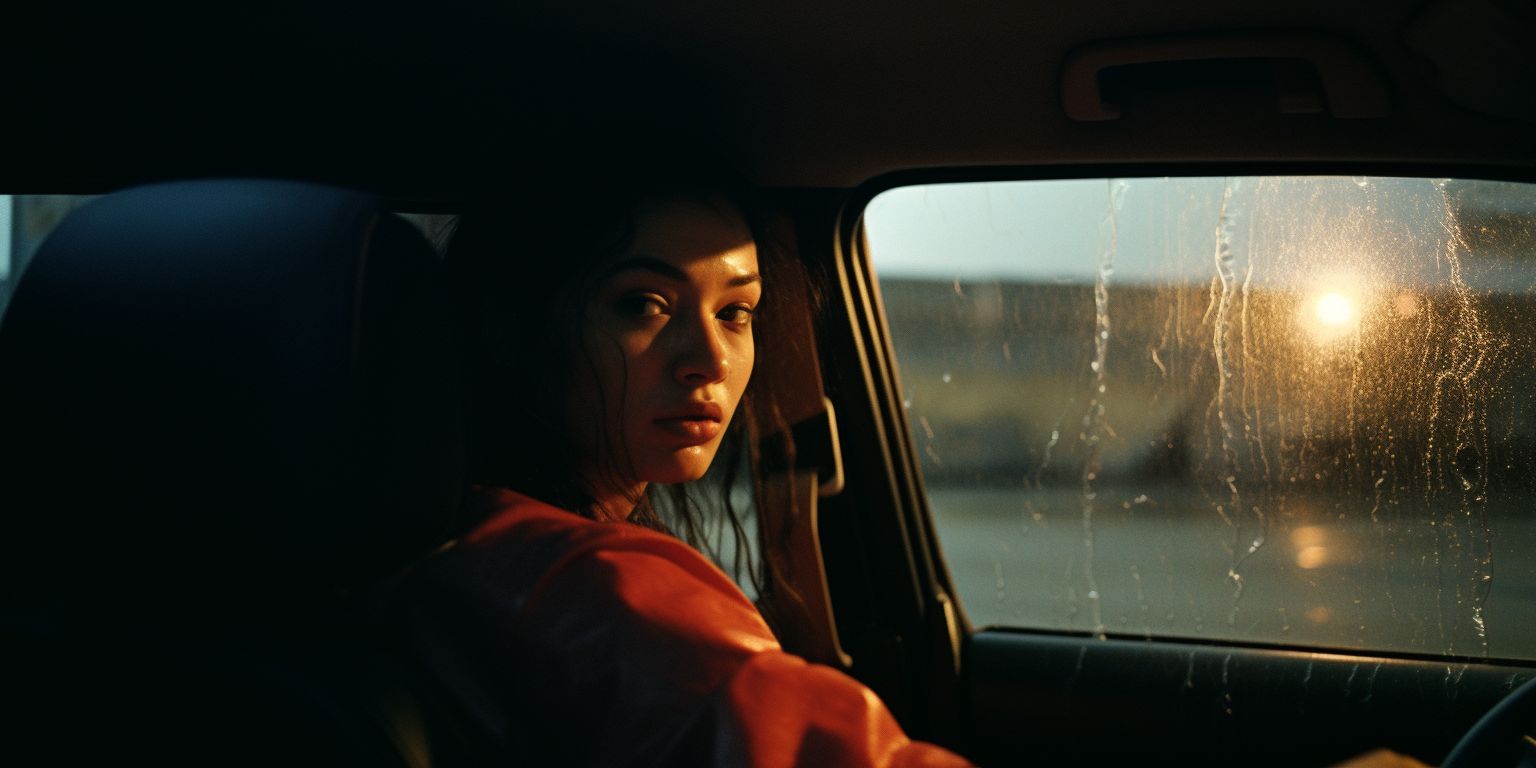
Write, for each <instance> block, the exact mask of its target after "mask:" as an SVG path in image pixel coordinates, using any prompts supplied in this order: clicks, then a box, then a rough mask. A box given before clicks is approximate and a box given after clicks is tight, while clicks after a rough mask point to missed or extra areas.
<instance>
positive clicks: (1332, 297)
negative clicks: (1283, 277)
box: [1297, 274, 1370, 344]
mask: <svg viewBox="0 0 1536 768" xmlns="http://www.w3.org/2000/svg"><path fill="white" fill-rule="evenodd" d="M1319 282H1320V283H1322V284H1321V285H1318V286H1316V288H1314V290H1313V292H1312V293H1311V294H1310V295H1307V296H1306V297H1305V298H1304V299H1303V301H1302V305H1301V307H1300V308H1299V309H1300V310H1301V313H1300V315H1299V316H1298V318H1297V319H1298V320H1299V321H1300V323H1301V325H1302V327H1304V328H1305V329H1306V330H1307V331H1308V333H1310V334H1311V335H1312V337H1313V339H1315V340H1316V341H1318V342H1320V343H1325V344H1326V343H1330V342H1334V341H1338V340H1340V339H1344V338H1347V337H1350V336H1353V335H1354V334H1355V333H1357V332H1359V330H1360V321H1361V318H1362V316H1363V315H1364V314H1365V312H1364V309H1365V297H1366V296H1367V295H1369V294H1370V290H1369V288H1367V287H1366V285H1365V284H1364V281H1362V280H1361V279H1360V278H1359V277H1357V276H1354V275H1343V274H1335V275H1331V276H1329V278H1328V279H1326V280H1320V281H1319Z"/></svg>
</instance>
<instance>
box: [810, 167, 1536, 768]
mask: <svg viewBox="0 0 1536 768" xmlns="http://www.w3.org/2000/svg"><path fill="white" fill-rule="evenodd" d="M1212 170H1213V169H1212V168H1210V167H1201V168H1198V169H1194V168H1184V169H1177V168H1176V169H1168V168H1161V169H1159V171H1160V173H1159V175H1157V176H1151V177H1147V176H1135V175H1131V174H1126V175H1124V176H1120V177H1107V176H1087V177H1082V176H1078V177H1069V178H1045V179H1041V178H1038V173H1036V174H1030V173H1028V172H1025V171H1017V170H1014V171H1008V170H997V169H992V170H980V171H942V172H919V173H911V174H900V175H895V176H891V177H888V178H885V179H881V180H878V181H877V182H875V183H873V184H871V185H868V186H867V187H866V188H864V189H862V190H860V191H858V192H857V193H855V194H852V195H850V196H848V197H846V198H842V199H836V196H834V195H824V196H822V199H819V200H813V199H811V198H809V197H807V198H806V200H805V201H804V205H805V206H806V208H808V209H812V210H815V209H818V206H819V210H821V211H823V214H822V217H821V219H820V222H819V225H818V224H816V223H813V222H815V221H816V218H815V216H814V215H813V214H805V215H802V216H801V217H800V219H801V221H802V229H803V230H809V231H811V232H814V231H817V228H818V226H820V227H824V228H823V229H820V231H822V232H826V231H831V230H833V227H832V224H833V222H834V219H833V218H832V214H831V211H834V210H835V211H839V212H840V218H838V219H836V220H835V221H836V222H837V226H836V228H835V231H836V232H837V233H838V236H837V238H836V239H835V240H832V239H830V238H825V237H815V236H809V235H804V232H803V236H802V250H803V251H806V252H807V254H808V255H809V254H819V255H820V257H821V258H823V259H825V263H824V265H823V266H824V267H825V268H826V273H825V274H826V275H827V280H826V285H827V287H828V291H827V292H828V294H829V299H830V301H829V304H830V311H829V313H828V319H827V322H826V328H825V329H824V334H823V335H824V346H825V347H826V349H824V356H825V357H826V358H827V360H828V364H827V368H828V376H829V390H830V393H831V396H832V398H833V400H834V401H836V402H837V404H838V414H839V422H840V432H841V437H842V445H843V451H844V461H845V464H846V475H847V481H846V482H847V487H846V490H845V491H844V492H843V493H842V494H841V495H840V496H838V497H836V498H833V499H828V500H826V502H825V503H824V504H823V511H822V515H821V528H822V530H821V537H822V543H823V546H824V550H825V553H826V560H827V569H828V576H827V578H828V583H829V587H830V590H831V594H832V596H833V602H834V605H835V609H836V617H837V627H838V631H839V633H840V635H841V641H842V644H843V646H844V647H845V648H846V649H847V650H848V653H849V655H850V657H851V659H852V671H853V672H854V674H856V675H858V676H860V677H861V678H863V679H865V680H866V681H867V682H869V683H870V684H871V685H872V686H874V687H875V688H876V690H877V691H879V692H880V693H881V694H882V696H883V697H884V698H886V699H887V700H888V701H889V702H890V703H891V704H892V706H893V708H894V709H895V710H896V711H897V712H898V714H899V715H900V716H902V717H903V719H904V722H906V723H907V725H908V727H909V729H910V730H912V731H914V732H915V733H916V734H917V735H919V736H924V737H928V738H933V739H936V740H939V741H942V742H945V743H948V744H952V745H954V746H956V747H957V748H959V749H961V750H962V751H964V752H966V753H967V754H969V755H971V756H972V757H973V758H976V759H978V760H981V761H982V762H984V763H987V764H1000V765H1001V764H1019V763H1031V762H1058V761H1070V762H1074V763H1078V762H1083V763H1090V764H1091V763H1097V762H1105V761H1109V760H1114V759H1128V758H1147V759H1150V758H1154V757H1160V758H1166V759H1172V760H1175V761H1177V762H1180V763H1185V764H1188V763H1200V764H1205V763H1210V764H1215V763H1229V762H1232V761H1234V760H1236V761H1241V762H1244V763H1258V764H1287V765H1298V764H1299V765H1308V764H1312V765H1323V764H1328V763H1332V762H1335V761H1339V760H1343V759H1346V758H1348V757H1351V756H1353V755H1356V754H1359V753H1363V752H1366V751H1368V750H1371V749H1375V748H1381V747H1386V748H1392V749H1395V750H1398V751H1400V752H1404V753H1407V754H1410V755H1414V756H1416V757H1418V758H1420V759H1422V760H1425V761H1427V762H1436V761H1438V760H1440V759H1442V758H1443V757H1444V756H1445V754H1446V753H1447V752H1448V751H1449V750H1450V748H1451V747H1452V746H1453V745H1454V744H1455V743H1456V742H1457V740H1458V739H1459V738H1460V737H1461V736H1462V734H1463V733H1464V732H1466V731H1467V729H1468V728H1469V727H1470V726H1471V725H1472V724H1473V723H1474V722H1475V721H1476V720H1477V719H1478V718H1479V717H1480V716H1481V715H1482V714H1483V713H1484V712H1486V711H1487V710H1488V709H1489V708H1491V707H1492V706H1493V705H1494V704H1495V703H1497V702H1498V701H1499V700H1500V699H1502V698H1503V697H1505V696H1506V695H1508V694H1509V693H1510V692H1511V691H1512V690H1513V689H1515V688H1516V687H1517V686H1518V685H1519V684H1520V683H1521V682H1523V681H1525V680H1526V679H1528V678H1530V677H1532V676H1533V674H1536V670H1533V667H1536V664H1533V659H1536V633H1533V632H1532V627H1531V626H1530V624H1529V618H1528V617H1529V616H1530V615H1532V611H1531V605H1530V600H1532V599H1533V598H1536V589H1533V587H1536V579H1533V576H1536V565H1533V559H1532V558H1530V557H1529V552H1530V547H1529V544H1530V543H1531V542H1530V540H1529V535H1530V530H1531V529H1530V527H1529V525H1528V524H1527V523H1526V522H1525V521H1526V517H1527V515H1526V510H1527V509H1528V508H1529V504H1530V498H1531V494H1532V492H1533V489H1532V486H1531V484H1530V481H1529V475H1530V473H1529V468H1530V466H1532V461H1533V459H1536V451H1533V448H1536V443H1533V442H1532V441H1531V436H1532V432H1531V426H1530V424H1531V423H1532V421H1531V419H1532V405H1533V403H1532V402H1531V395H1530V393H1531V392H1532V391H1536V390H1533V388H1532V387H1531V386H1530V382H1528V381H1527V380H1526V379H1527V377H1529V376H1530V375H1531V374H1530V371H1531V370H1536V366H1533V365H1532V363H1533V362H1536V361H1533V360H1531V359H1530V357H1529V356H1530V354H1531V352H1530V351H1529V350H1530V349H1531V346H1532V345H1531V331H1532V326H1531V322H1532V321H1533V320H1536V314H1533V313H1532V309H1533V305H1532V304H1531V299H1530V297H1529V286H1530V285H1532V284H1533V283H1532V277H1533V276H1536V261H1533V258H1536V249H1533V248H1532V245H1533V241H1532V240H1531V234H1530V233H1531V232H1532V231H1533V226H1536V185H1530V184H1520V183H1511V182H1504V181H1498V180H1488V179H1482V178H1475V177H1473V176H1471V175H1470V174H1468V175H1466V176H1463V177H1459V178H1444V177H1426V176H1424V175H1422V174H1420V175H1414V174H1412V173H1411V172H1409V171H1410V169H1403V171H1402V173H1401V174H1400V175H1361V174H1359V173H1352V172H1351V171H1352V170H1353V169H1350V168H1349V167H1347V166H1344V165H1341V166H1338V167H1335V168H1331V169H1317V168H1310V169H1308V171H1309V172H1308V173H1306V174H1286V173H1278V172H1275V170H1274V169H1273V168H1265V169H1262V171H1263V172H1260V173H1255V172H1254V170H1253V169H1244V168H1240V167H1232V168H1223V169H1218V170H1220V171H1221V172H1220V173H1213V172H1212ZM1323 170H1325V171H1326V172H1321V173H1320V172H1319V171H1323ZM1169 171H1172V173H1168V172H1169ZM1165 174H1167V175H1165ZM1032 175H1033V176H1035V177H1036V178H1029V177H1030V176H1032ZM829 240H831V242H828V241H829ZM818 245H819V246H820V247H819V248H818Z"/></svg>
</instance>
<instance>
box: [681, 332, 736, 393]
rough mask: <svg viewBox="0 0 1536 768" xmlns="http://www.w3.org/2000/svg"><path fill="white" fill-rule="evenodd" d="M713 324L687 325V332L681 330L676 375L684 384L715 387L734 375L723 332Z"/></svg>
mask: <svg viewBox="0 0 1536 768" xmlns="http://www.w3.org/2000/svg"><path fill="white" fill-rule="evenodd" d="M712 320H713V318H710V319H709V320H705V321H702V322H694V323H688V326H689V327H688V328H680V329H678V330H680V331H683V332H682V333H680V334H679V336H680V337H681V338H679V340H678V345H679V348H678V350H677V357H676V359H675V362H674V363H673V373H674V375H675V376H676V378H677V380H678V381H680V382H682V383H684V384H688V385H691V386H699V385H701V384H714V383H715V382H719V381H724V380H725V377H726V376H727V375H729V374H730V372H731V363H730V360H729V359H728V358H727V356H726V351H725V343H724V340H723V339H722V338H721V332H720V329H718V328H716V327H714V326H713V323H712V322H711V321H712Z"/></svg>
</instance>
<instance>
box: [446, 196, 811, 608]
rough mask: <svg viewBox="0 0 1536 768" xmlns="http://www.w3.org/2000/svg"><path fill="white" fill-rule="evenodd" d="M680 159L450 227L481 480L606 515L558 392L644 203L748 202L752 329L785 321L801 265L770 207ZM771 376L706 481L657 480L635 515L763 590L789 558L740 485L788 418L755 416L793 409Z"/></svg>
mask: <svg viewBox="0 0 1536 768" xmlns="http://www.w3.org/2000/svg"><path fill="white" fill-rule="evenodd" d="M670 171H671V172H670V174H669V175H668V176H666V177H662V178H660V179H658V178H657V177H649V178H635V179H627V180H626V179H622V178H618V179H614V178H610V179H608V180H607V181H606V182H605V183H602V184H598V185H585V186H583V187H582V188H580V189H572V188H570V187H569V186H567V185H565V184H562V183H553V184H549V185H545V186H541V187H540V188H538V189H531V190H529V191H528V192H527V193H526V194H523V195H520V196H518V197H516V198H503V199H499V200H487V201H484V202H482V203H480V204H478V205H476V206H475V207H474V208H472V209H470V210H467V211H465V212H464V213H463V214H462V215H461V216H460V217H459V218H458V220H457V222H456V224H455V225H454V226H453V228H452V229H451V230H450V233H449V235H448V237H449V240H448V247H447V259H448V261H449V263H450V264H451V265H452V266H453V268H454V270H455V272H456V274H457V275H458V279H459V281H460V284H461V287H462V290H463V295H464V297H465V301H466V309H467V315H468V318H469V321H470V322H469V325H470V333H471V337H472V338H471V344H470V347H471V349H472V350H473V357H472V370H473V371H474V375H473V377H472V379H473V382H474V383H473V386H474V392H473V393H472V402H473V403H474V404H475V406H474V407H475V417H474V419H473V420H472V424H473V427H472V429H473V431H474V434H473V435H472V438H471V439H472V443H471V445H472V467H471V473H472V481H473V482H475V483H477V484H480V485H490V486H500V487H506V488H511V489H514V490H517V491H519V492H521V493H525V494H527V495H530V496H533V497H535V498H538V499H540V500H542V501H545V502H548V503H550V504H554V505H556V506H559V507H562V508H564V509H569V510H571V511H574V512H576V513H578V514H581V515H584V516H587V517H593V518H596V517H598V513H599V508H598V505H597V502H596V500H595V497H594V489H593V488H591V487H589V485H588V481H587V480H586V479H585V478H583V477H582V475H581V473H580V472H579V470H578V467H580V466H581V459H582V458H583V457H582V456H580V455H579V451H580V448H579V447H578V446H577V445H576V443H575V441H574V439H573V438H572V436H571V434H570V430H568V429H567V428H566V425H565V424H564V423H563V419H564V414H565V413H566V411H565V409H564V408H561V407H554V405H553V404H557V403H563V402H564V401H565V399H566V398H567V397H569V393H570V392H572V391H574V385H575V384H576V382H575V381H574V380H573V377H574V376H575V375H578V374H577V373H576V372H574V371H572V370H571V367H570V366H569V365H568V364H567V361H569V360H570V354H571V350H573V349H579V348H581V345H580V344H579V342H578V339H579V338H580V334H581V327H582V326H581V324H582V322H583V321H584V308H585V306H586V305H587V301H588V298H589V296H590V294H591V290H592V288H593V287H594V286H593V283H592V280H593V278H594V272H595V270H594V266H595V265H597V264H598V263H600V262H602V261H604V260H606V259H608V258H611V257H613V256H615V255H618V254H619V253H622V252H623V251H624V250H625V249H626V248H627V247H628V246H629V244H630V242H631V240H632V239H633V237H634V235H635V230H636V216H637V214H638V211H639V210H640V208H641V207H642V205H643V204H645V203H646V202H648V201H655V200H660V199H682V200H687V201H690V202H694V201H697V202H700V203H704V204H709V205H716V206H719V205H729V206H730V207H733V208H735V209H736V211H737V212H739V213H740V214H741V216H742V218H743V219H744V220H745V221H746V223H747V225H748V227H749V228H750V230H751V234H752V237H753V240H754V242H755V243H756V245H757V251H758V268H759V271H760V273H761V274H762V275H763V282H764V293H763V299H762V302H761V303H760V304H759V306H758V308H757V313H756V316H755V317H754V320H753V333H754V334H756V335H757V336H758V337H759V338H761V337H762V336H763V335H766V334H772V333H774V330H773V328H774V325H775V320H776V317H777V316H781V315H782V312H783V311H784V310H781V309H780V307H779V306H778V304H779V302H778V301H776V296H775V291H774V290H773V285H774V282H775V281H776V280H787V279H795V278H794V277H793V276H791V274H792V273H790V269H791V265H790V263H789V261H788V257H787V256H786V254H785V253H784V249H783V248H782V247H781V243H780V241H779V239H778V237H777V236H776V235H775V232H774V228H773V227H771V226H770V225H769V221H768V219H767V218H766V216H765V214H764V208H763V206H762V205H760V204H759V202H758V200H757V198H756V197H755V195H754V194H753V193H752V192H751V190H750V189H748V188H747V187H745V186H744V185H742V184H738V183H733V182H732V181H731V180H730V179H728V178H726V177H722V176H720V175H717V174H705V173H691V174H683V173H679V172H678V169H677V168H676V167H673V168H672V169H670ZM761 389H762V388H761V387H757V386H754V384H753V383H752V382H750V381H749V383H748V385H747V388H746V392H745V394H744V395H743V398H742V402H741V404H740V405H739V406H738V408H737V411H736V417H735V418H734V419H733V420H732V423H731V425H730V427H729V429H728V431H727V434H726V436H725V438H724V440H723V442H722V445H721V448H720V451H719V453H718V454H717V455H716V457H715V460H714V462H713V464H712V465H711V469H710V471H709V473H708V474H707V475H706V477H705V478H704V479H703V480H701V481H699V482H696V483H687V484H677V485H666V486H661V485H658V484H654V483H653V484H650V485H649V486H648V487H647V489H646V493H645V496H644V497H643V498H641V499H638V500H637V503H636V506H635V508H634V510H633V511H632V512H631V513H630V515H629V518H628V519H629V522H631V523H634V524H637V525H641V526H645V527H648V528H652V529H655V530H659V531H663V532H667V533H671V534H673V535H675V536H677V537H679V538H681V539H682V540H684V541H686V542H687V543H688V544H690V545H692V546H694V547H695V548H697V549H700V550H701V551H704V552H705V553H706V554H709V555H711V556H712V557H714V558H715V560H716V561H717V562H719V563H721V564H722V565H723V566H726V567H728V568H729V569H730V570H732V571H734V573H733V574H732V575H733V576H735V577H736V579H737V581H738V582H742V581H743V580H744V577H745V581H747V582H750V584H751V585H752V586H753V588H755V589H756V590H757V591H758V592H759V593H760V594H761V593H762V591H763V590H764V588H765V587H766V586H767V585H768V584H770V583H772V582H773V581H775V579H773V578H772V576H773V575H774V573H773V572H774V571H775V565H774V563H775V562H776V558H774V557H772V556H771V553H765V554H769V556H767V557H757V556H756V554H755V549H754V547H753V538H752V536H751V534H750V532H749V531H750V529H751V528H752V526H751V524H750V523H751V514H752V510H751V505H750V503H745V504H744V503H743V502H744V499H742V498H741V496H742V494H741V490H743V489H744V488H745V487H746V486H744V484H743V482H742V481H743V480H744V479H745V478H744V475H743V473H744V472H747V471H749V469H750V468H751V467H752V466H753V462H754V461H755V459H756V457H755V453H756V452H755V450H754V446H753V445H752V444H751V439H750V435H751V434H761V433H763V431H764V430H767V431H781V429H782V424H777V423H775V424H757V423H755V422H758V421H762V420H763V419H765V418H766V419H768V420H771V421H782V419H781V418H778V417H777V416H776V414H777V413H778V410H777V408H774V407H772V404H770V403H765V402H762V399H763V397H764V395H763V394H762V393H760V392H759V390H761ZM597 405H598V407H607V406H608V404H604V403H599V404H597ZM615 405H616V404H615ZM753 475H754V476H755V473H753ZM760 496H761V494H754V497H760ZM467 522H468V523H470V524H473V522H475V521H467ZM770 538H772V537H770Z"/></svg>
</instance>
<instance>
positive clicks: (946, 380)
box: [939, 371, 955, 384]
mask: <svg viewBox="0 0 1536 768" xmlns="http://www.w3.org/2000/svg"><path fill="white" fill-rule="evenodd" d="M939 378H941V379H943V381H944V383H945V384H948V383H950V382H951V381H954V380H955V377H954V376H951V375H950V374H949V372H947V371H946V372H945V373H944V375H943V376H941V377H939Z"/></svg>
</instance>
